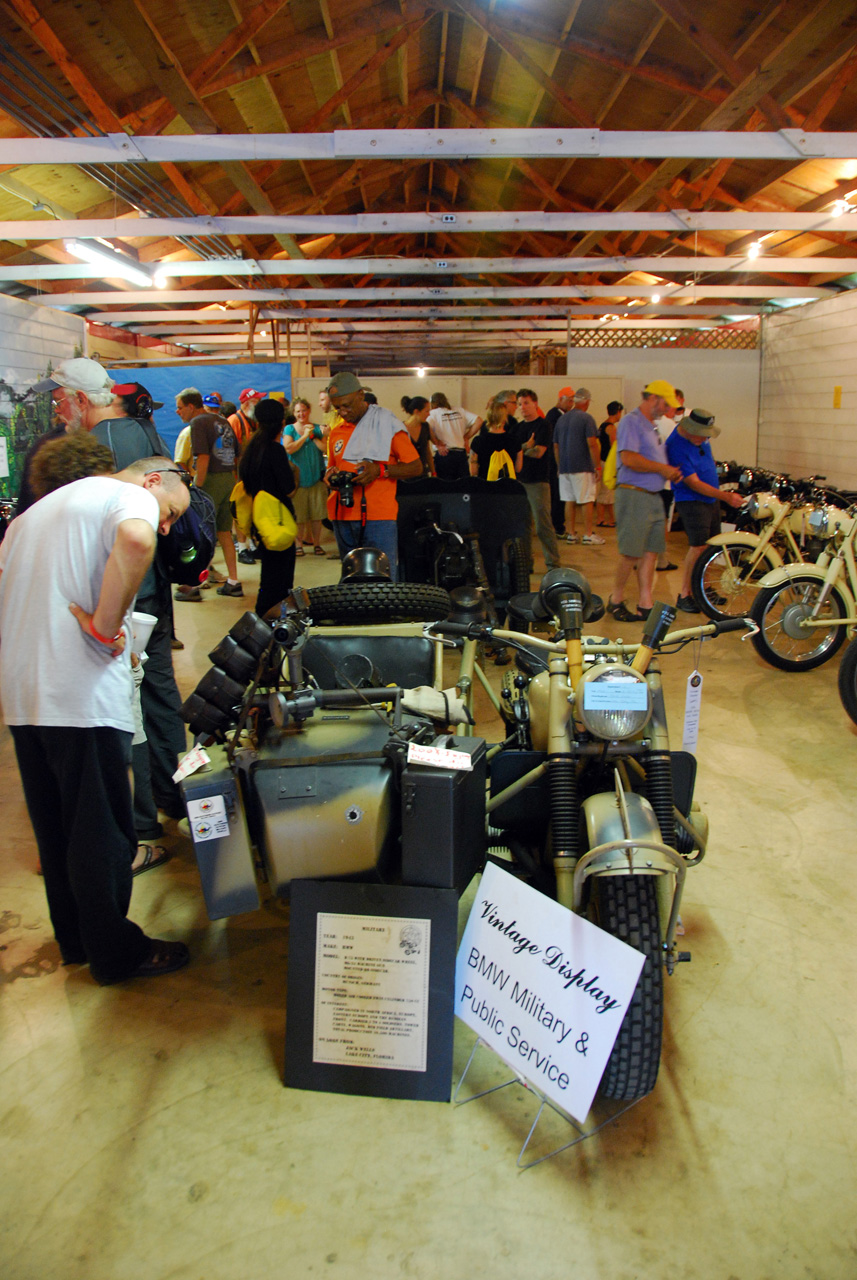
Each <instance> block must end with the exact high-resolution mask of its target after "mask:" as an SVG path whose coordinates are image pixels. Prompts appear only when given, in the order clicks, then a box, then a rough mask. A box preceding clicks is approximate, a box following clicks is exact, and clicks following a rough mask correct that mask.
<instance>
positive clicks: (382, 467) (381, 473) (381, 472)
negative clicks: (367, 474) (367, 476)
mask: <svg viewBox="0 0 857 1280" xmlns="http://www.w3.org/2000/svg"><path fill="white" fill-rule="evenodd" d="M377 467H378V479H379V480H384V479H386V477H387V464H386V462H379V463H377Z"/></svg>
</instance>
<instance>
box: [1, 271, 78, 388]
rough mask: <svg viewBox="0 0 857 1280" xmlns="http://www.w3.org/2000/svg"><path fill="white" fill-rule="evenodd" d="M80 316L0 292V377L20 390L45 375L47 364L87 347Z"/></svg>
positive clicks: (54, 363)
mask: <svg viewBox="0 0 857 1280" xmlns="http://www.w3.org/2000/svg"><path fill="white" fill-rule="evenodd" d="M85 329H86V325H85V323H84V321H83V318H82V317H81V316H77V315H72V314H71V313H70V312H68V311H57V310H56V309H55V308H53V307H39V306H34V305H33V303H31V302H25V301H23V299H21V298H10V297H9V296H8V295H6V294H0V378H2V380H3V381H4V382H5V383H6V384H7V386H10V387H12V388H14V390H15V391H18V392H22V391H26V389H27V388H28V387H30V386H32V385H33V383H34V382H38V381H39V380H40V379H41V378H43V377H44V376H45V372H46V370H47V368H48V365H51V366H52V367H54V368H55V367H56V366H57V365H58V364H59V362H60V360H65V359H67V358H68V357H69V356H73V355H74V354H75V351H76V350H77V351H78V354H81V353H83V352H85V350H86V336H85Z"/></svg>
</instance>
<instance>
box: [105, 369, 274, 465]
mask: <svg viewBox="0 0 857 1280" xmlns="http://www.w3.org/2000/svg"><path fill="white" fill-rule="evenodd" d="M109 372H110V376H111V378H113V379H114V380H115V381H116V382H120V383H121V382H141V383H142V384H143V386H144V387H145V388H146V389H147V390H148V391H149V392H150V393H151V396H152V399H153V400H163V402H164V407H163V409H156V410H155V426H156V427H157V428H158V431H159V432H160V434H161V435H162V436H163V438H164V440H165V441H166V442H167V444H168V445H169V446H170V447H171V448H172V447H173V446H174V445H175V442H176V437H177V435H178V433H179V431H181V429H182V426H183V423H182V421H181V419H180V418H179V417H178V415H177V413H176V396H177V395H178V393H179V392H180V391H184V389H185V387H196V389H197V390H198V391H201V392H202V394H203V395H208V393H209V392H210V391H219V392H220V394H221V395H222V396H223V399H224V400H233V401H234V402H235V404H237V403H238V397H239V396H240V394H241V392H242V391H243V390H244V388H245V387H252V388H253V390H254V391H264V393H265V395H269V394H270V392H272V391H282V392H284V394H285V396H286V399H288V400H291V398H292V367H291V365H290V364H272V363H270V362H269V363H267V364H182V365H170V366H168V367H165V368H160V367H159V366H158V365H153V366H152V367H151V368H149V369H111V370H110V371H109Z"/></svg>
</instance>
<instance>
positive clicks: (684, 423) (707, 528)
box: [666, 409, 744, 613]
mask: <svg viewBox="0 0 857 1280" xmlns="http://www.w3.org/2000/svg"><path fill="white" fill-rule="evenodd" d="M719 435H720V428H719V427H715V425H714V414H713V413H708V412H707V411H706V410H705V409H691V411H690V413H689V414H688V415H687V417H686V418H682V420H681V422H679V424H678V426H676V427H675V429H674V430H673V432H672V433H671V435H670V436H669V437H668V439H667V446H666V447H667V458H668V459H669V461H670V462H671V463H672V465H673V466H674V467H678V468H679V470H680V471H681V474H682V478H681V480H680V481H679V482H678V483H677V484H674V485H673V495H674V497H675V506H676V512H677V513H678V515H679V516H680V517H681V523H682V528H683V529H684V531H685V533H686V534H687V541H688V552H687V555H686V556H685V560H684V566H683V570H682V581H681V593H680V594H679V598H678V601H677V604H676V607H677V608H679V609H681V610H682V611H683V612H684V613H699V609H698V608H697V607H696V604H695V602H694V599H693V596H692V595H691V590H690V581H691V576H692V574H693V566H694V565H695V564H696V562H697V560H698V559H699V557H700V555H701V554H702V549H703V547H704V546H705V544H706V542H707V541H708V539H709V538H713V537H714V535H715V534H717V533H719V532H720V502H721V499H722V500H723V501H724V502H727V503H728V504H729V506H730V507H740V506H741V504H742V502H743V501H744V499H743V498H742V497H741V495H740V494H737V493H722V492H721V489H720V481H719V479H718V475H717V464H716V462H715V461H714V455H713V454H712V452H711V444H710V443H709V441H710V440H711V439H712V438H713V437H715V436H719Z"/></svg>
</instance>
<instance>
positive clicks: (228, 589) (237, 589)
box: [217, 582, 244, 596]
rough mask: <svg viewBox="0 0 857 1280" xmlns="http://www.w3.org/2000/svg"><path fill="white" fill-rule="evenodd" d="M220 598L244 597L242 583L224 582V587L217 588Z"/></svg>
mask: <svg viewBox="0 0 857 1280" xmlns="http://www.w3.org/2000/svg"><path fill="white" fill-rule="evenodd" d="M217 594H218V595H219V596H243V594H244V588H243V587H242V586H241V583H240V582H224V584H223V586H222V587H218V588H217Z"/></svg>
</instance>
